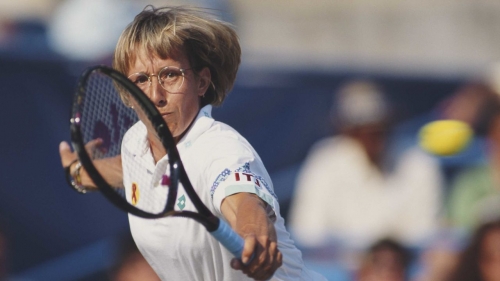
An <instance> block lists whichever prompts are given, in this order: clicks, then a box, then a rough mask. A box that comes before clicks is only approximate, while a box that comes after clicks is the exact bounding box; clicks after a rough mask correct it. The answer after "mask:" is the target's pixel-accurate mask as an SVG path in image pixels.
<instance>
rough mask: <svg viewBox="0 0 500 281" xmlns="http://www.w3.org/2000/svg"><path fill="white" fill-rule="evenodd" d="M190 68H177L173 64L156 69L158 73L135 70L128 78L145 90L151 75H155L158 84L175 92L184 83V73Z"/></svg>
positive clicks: (149, 82)
mask: <svg viewBox="0 0 500 281" xmlns="http://www.w3.org/2000/svg"><path fill="white" fill-rule="evenodd" d="M186 70H190V68H178V67H175V66H165V67H164V68H162V69H160V71H158V74H154V73H153V74H147V73H144V72H137V73H133V74H130V75H129V76H128V79H130V80H131V81H132V82H133V83H134V84H136V85H137V86H138V87H139V88H140V89H141V90H143V91H144V92H146V90H147V89H148V87H149V86H150V85H151V83H153V80H152V77H153V76H156V78H157V79H158V83H160V86H161V87H162V88H163V89H164V90H165V91H167V92H169V93H175V92H177V91H178V90H179V89H180V88H181V87H182V85H183V84H184V73H185V71H186Z"/></svg>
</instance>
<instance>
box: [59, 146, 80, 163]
mask: <svg viewBox="0 0 500 281" xmlns="http://www.w3.org/2000/svg"><path fill="white" fill-rule="evenodd" d="M59 155H60V156H61V164H62V166H63V167H67V166H68V165H70V164H71V162H73V161H74V160H75V159H76V155H75V153H73V152H72V151H71V147H70V146H69V144H68V143H67V142H65V141H63V142H61V143H60V144H59Z"/></svg>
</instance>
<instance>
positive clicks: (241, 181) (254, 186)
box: [206, 140, 278, 215]
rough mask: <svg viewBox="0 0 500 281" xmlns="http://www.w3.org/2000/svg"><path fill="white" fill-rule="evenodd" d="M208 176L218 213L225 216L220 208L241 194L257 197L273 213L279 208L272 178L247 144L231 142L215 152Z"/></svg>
mask: <svg viewBox="0 0 500 281" xmlns="http://www.w3.org/2000/svg"><path fill="white" fill-rule="evenodd" d="M212 153H213V155H216V156H215V157H213V158H212V161H211V163H210V165H207V167H208V168H207V172H206V173H207V175H208V176H209V178H210V181H209V182H211V183H212V187H211V189H210V195H211V197H212V202H213V205H214V208H215V209H216V211H217V212H218V213H219V214H220V215H222V213H221V210H220V207H221V204H222V201H223V200H224V198H226V197H228V196H230V195H233V194H236V193H241V192H247V193H252V194H256V195H257V196H259V197H260V198H261V199H262V200H264V201H265V202H266V203H267V204H268V205H269V206H271V207H272V209H273V210H275V208H277V204H278V202H277V198H276V195H275V193H274V190H273V186H272V182H271V179H270V177H269V175H268V173H267V171H266V169H265V167H264V165H263V163H262V161H261V160H260V158H259V157H258V155H257V154H256V153H255V151H253V149H252V148H251V147H249V145H247V144H246V143H245V142H238V141H237V140H230V141H225V142H222V143H220V145H218V146H216V147H214V148H213V149H212Z"/></svg>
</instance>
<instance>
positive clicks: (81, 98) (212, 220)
mask: <svg viewBox="0 0 500 281" xmlns="http://www.w3.org/2000/svg"><path fill="white" fill-rule="evenodd" d="M171 75H175V73H173V74H171ZM138 116H139V117H140V118H138ZM139 119H140V120H139ZM140 122H142V123H144V124H143V125H144V126H143V127H145V128H149V130H148V133H150V131H153V133H156V137H158V138H159V140H160V141H161V143H162V145H163V147H164V149H165V150H166V151H167V153H168V164H169V165H168V167H169V171H170V175H169V176H168V177H167V176H165V175H163V178H162V180H161V182H162V185H164V186H163V187H160V188H151V190H153V192H149V194H144V193H147V192H146V191H144V190H145V189H141V193H142V194H140V197H141V199H140V202H138V200H137V196H139V194H137V193H136V190H135V189H134V186H132V189H131V190H130V191H131V192H126V190H125V188H124V187H123V186H122V185H123V184H116V183H115V184H112V183H111V182H108V181H106V172H107V169H109V167H106V165H96V163H97V162H98V161H102V162H101V164H102V163H103V162H105V161H106V159H111V158H113V157H114V158H116V157H119V156H120V153H121V143H122V139H123V136H124V135H125V133H126V132H127V131H129V129H130V128H131V127H132V126H137V123H140ZM139 125H142V124H139ZM70 127H71V141H72V144H73V147H74V149H75V151H76V153H77V155H78V158H79V160H80V162H81V165H82V167H83V168H85V171H86V172H87V173H88V175H89V177H90V178H91V179H92V181H93V182H94V184H95V185H96V186H97V187H98V189H99V190H100V191H101V192H102V194H104V196H105V197H106V198H107V199H108V200H109V201H111V202H112V203H113V204H115V205H116V206H117V207H119V208H120V209H122V210H123V211H126V212H128V213H130V214H133V215H135V216H138V217H141V218H147V219H155V218H163V217H169V216H172V217H186V218H191V219H194V220H195V221H197V222H199V223H201V224H202V225H203V226H204V227H205V228H206V229H207V231H208V232H210V234H212V236H213V237H215V239H217V240H218V241H219V242H220V243H221V244H222V245H224V247H226V248H227V249H228V250H229V251H230V252H231V253H232V254H233V255H234V256H235V257H237V258H241V254H242V251H243V244H244V241H243V239H242V238H241V237H240V236H239V235H238V234H236V233H235V232H234V231H233V230H232V229H231V227H230V226H229V225H228V224H227V223H226V222H224V221H223V220H221V219H219V218H218V217H216V216H215V215H213V214H212V212H210V210H209V209H208V208H207V207H206V206H205V205H204V203H203V202H202V201H201V199H200V198H199V197H198V195H197V194H196V192H195V190H194V188H193V186H192V184H191V182H190V181H189V178H188V175H187V174H186V171H185V170H184V167H183V164H182V161H181V158H180V156H179V152H178V151H177V147H176V143H175V141H174V138H173V137H172V134H171V133H170V131H169V129H168V127H167V125H166V123H165V121H164V120H163V118H162V116H161V115H160V113H159V112H158V110H157V109H156V107H155V106H154V104H153V103H152V102H151V100H150V99H149V98H148V97H147V96H146V95H145V94H144V93H143V92H142V91H141V90H140V89H139V88H138V87H137V86H136V85H135V84H134V83H133V82H132V81H130V80H129V79H128V78H127V77H125V76H124V75H122V74H121V73H119V72H117V71H115V70H114V69H112V68H109V67H106V66H94V67H91V68H89V69H87V70H86V71H85V72H84V73H83V74H82V76H81V77H80V80H79V83H78V87H77V90H76V93H75V96H74V100H73V106H72V112H71V125H70ZM131 131H133V130H131ZM96 139H100V143H101V144H100V145H99V146H95V147H89V146H88V145H87V146H86V144H88V143H89V142H91V141H93V140H96ZM120 168H121V167H120ZM138 168H139V167H138ZM132 170H133V168H132ZM179 182H180V183H182V186H183V188H184V190H185V192H186V194H187V195H188V197H189V198H190V200H191V202H192V203H193V205H194V206H195V207H196V210H197V211H198V212H193V211H187V210H184V211H179V210H174V206H175V203H176V201H177V200H176V199H177V198H176V197H177V190H178V188H179Z"/></svg>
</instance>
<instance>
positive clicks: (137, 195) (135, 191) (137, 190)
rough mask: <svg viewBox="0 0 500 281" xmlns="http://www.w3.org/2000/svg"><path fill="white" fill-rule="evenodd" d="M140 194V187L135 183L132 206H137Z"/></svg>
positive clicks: (133, 185)
mask: <svg viewBox="0 0 500 281" xmlns="http://www.w3.org/2000/svg"><path fill="white" fill-rule="evenodd" d="M140 194H141V193H140V192H139V185H137V183H135V182H133V183H132V196H131V202H132V205H134V206H135V205H137V202H139V198H140Z"/></svg>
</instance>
